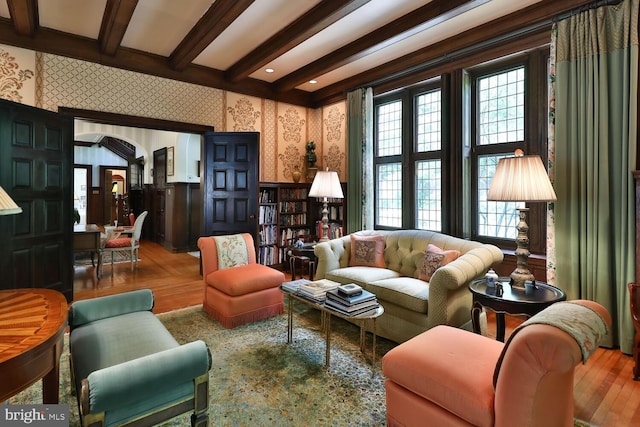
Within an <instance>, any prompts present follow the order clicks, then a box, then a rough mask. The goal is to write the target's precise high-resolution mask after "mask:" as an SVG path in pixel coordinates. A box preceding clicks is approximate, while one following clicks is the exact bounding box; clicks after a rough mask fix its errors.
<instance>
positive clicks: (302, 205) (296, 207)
mask: <svg viewBox="0 0 640 427" xmlns="http://www.w3.org/2000/svg"><path fill="white" fill-rule="evenodd" d="M280 212H281V213H298V212H307V202H280Z"/></svg>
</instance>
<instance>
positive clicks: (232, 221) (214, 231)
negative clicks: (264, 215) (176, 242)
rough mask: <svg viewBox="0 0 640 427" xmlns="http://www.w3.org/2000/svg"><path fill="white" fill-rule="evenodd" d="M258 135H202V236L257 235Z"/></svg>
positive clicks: (215, 133) (240, 133)
mask: <svg viewBox="0 0 640 427" xmlns="http://www.w3.org/2000/svg"><path fill="white" fill-rule="evenodd" d="M259 149H260V134H259V133H258V132H209V133H205V135H204V144H203V146H202V154H201V159H202V160H201V161H203V162H204V164H203V173H202V174H201V176H200V188H201V190H202V201H203V202H202V218H203V220H202V235H203V236H214V235H221V234H235V233H250V234H251V235H252V236H253V240H254V242H257V241H258V239H257V234H258V215H257V213H258V177H259V176H260V175H259V170H258V168H259V161H258V159H259Z"/></svg>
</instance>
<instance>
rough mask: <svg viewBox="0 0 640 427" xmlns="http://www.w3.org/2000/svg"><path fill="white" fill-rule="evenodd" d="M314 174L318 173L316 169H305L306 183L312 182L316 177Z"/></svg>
mask: <svg viewBox="0 0 640 427" xmlns="http://www.w3.org/2000/svg"><path fill="white" fill-rule="evenodd" d="M316 173H318V168H307V181H308V182H313V179H314V178H315V177H316Z"/></svg>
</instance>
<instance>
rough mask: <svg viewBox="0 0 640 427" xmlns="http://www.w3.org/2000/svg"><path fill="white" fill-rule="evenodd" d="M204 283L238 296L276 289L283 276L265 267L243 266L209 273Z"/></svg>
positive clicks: (273, 269) (282, 280) (256, 265)
mask: <svg viewBox="0 0 640 427" xmlns="http://www.w3.org/2000/svg"><path fill="white" fill-rule="evenodd" d="M206 282H207V285H208V286H212V287H214V288H216V289H217V290H219V291H220V292H223V293H225V294H227V295H231V296H239V295H246V294H250V293H253V292H258V291H262V290H264V289H269V288H276V287H278V286H280V285H281V284H282V282H284V274H283V273H282V272H281V271H278V270H276V269H275V268H271V267H267V266H266V265H262V264H245V265H239V266H236V267H230V268H225V269H223V270H216V271H214V272H212V273H209V274H208V275H207V278H206Z"/></svg>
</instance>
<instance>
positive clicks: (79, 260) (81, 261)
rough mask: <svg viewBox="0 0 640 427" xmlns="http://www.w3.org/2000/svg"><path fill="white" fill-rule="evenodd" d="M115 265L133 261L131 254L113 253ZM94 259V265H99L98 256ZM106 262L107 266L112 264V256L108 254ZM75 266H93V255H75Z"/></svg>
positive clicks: (105, 257) (105, 258)
mask: <svg viewBox="0 0 640 427" xmlns="http://www.w3.org/2000/svg"><path fill="white" fill-rule="evenodd" d="M113 255H114V257H113V263H114V264H120V263H123V262H131V260H130V259H129V253H128V252H113ZM93 259H94V263H95V264H97V263H98V256H97V255H95V254H94V256H93ZM104 260H105V262H106V263H107V264H111V254H110V253H109V254H107V255H105V256H104ZM140 261H142V259H141V258H139V257H138V262H140ZM73 263H74V265H76V266H85V265H91V254H89V253H77V254H75V259H74V262H73Z"/></svg>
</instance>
